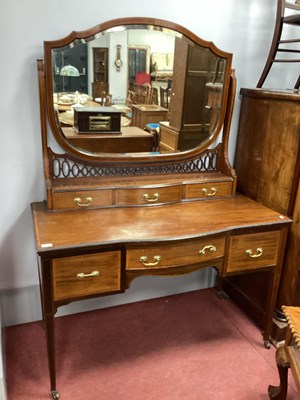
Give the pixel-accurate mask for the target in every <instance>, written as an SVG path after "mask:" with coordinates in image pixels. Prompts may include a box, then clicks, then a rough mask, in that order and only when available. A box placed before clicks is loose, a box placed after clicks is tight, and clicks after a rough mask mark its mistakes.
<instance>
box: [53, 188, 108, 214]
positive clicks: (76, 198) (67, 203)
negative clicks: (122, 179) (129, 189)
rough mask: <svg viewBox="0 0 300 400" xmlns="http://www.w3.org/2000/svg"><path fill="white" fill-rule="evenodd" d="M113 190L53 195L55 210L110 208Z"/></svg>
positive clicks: (57, 193)
mask: <svg viewBox="0 0 300 400" xmlns="http://www.w3.org/2000/svg"><path fill="white" fill-rule="evenodd" d="M112 199H113V195H112V190H110V189H108V190H87V191H78V192H77V191H76V192H75V191H74V192H73V191H70V192H56V193H53V208H54V209H55V210H62V209H66V208H93V207H104V206H110V205H112V203H113V200H112Z"/></svg>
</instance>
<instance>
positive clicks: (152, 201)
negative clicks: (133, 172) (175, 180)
mask: <svg viewBox="0 0 300 400" xmlns="http://www.w3.org/2000/svg"><path fill="white" fill-rule="evenodd" d="M143 198H144V199H145V200H146V201H148V203H155V202H156V201H157V200H158V199H159V194H158V193H154V195H153V197H150V196H149V194H147V193H145V194H143Z"/></svg>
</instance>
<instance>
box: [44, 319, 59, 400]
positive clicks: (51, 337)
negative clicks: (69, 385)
mask: <svg viewBox="0 0 300 400" xmlns="http://www.w3.org/2000/svg"><path fill="white" fill-rule="evenodd" d="M44 322H45V332H46V343H47V354H48V368H49V375H50V387H51V398H52V399H55V400H56V399H59V398H60V395H59V393H58V392H57V390H56V368H55V334H54V328H55V327H54V314H50V315H46V316H45V317H44Z"/></svg>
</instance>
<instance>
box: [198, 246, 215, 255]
mask: <svg viewBox="0 0 300 400" xmlns="http://www.w3.org/2000/svg"><path fill="white" fill-rule="evenodd" d="M206 250H209V251H210V252H213V251H217V248H216V246H214V245H213V244H209V245H207V246H204V247H203V249H201V250H199V254H205V253H206Z"/></svg>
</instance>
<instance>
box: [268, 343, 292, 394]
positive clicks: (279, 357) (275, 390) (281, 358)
mask: <svg viewBox="0 0 300 400" xmlns="http://www.w3.org/2000/svg"><path fill="white" fill-rule="evenodd" d="M276 364H277V370H278V374H279V381H280V383H279V386H272V385H270V386H269V388H268V393H269V398H270V399H271V400H286V396H287V388H288V368H289V363H288V361H287V357H286V354H285V349H284V346H282V347H280V348H278V349H277V351H276Z"/></svg>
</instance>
